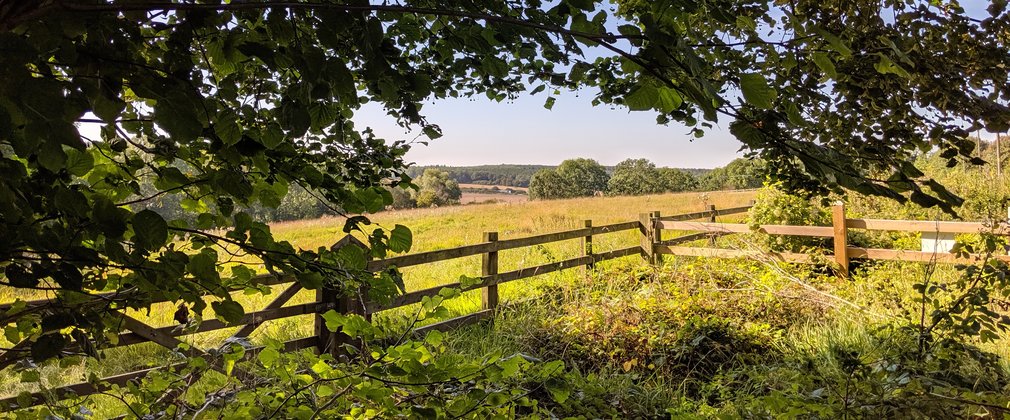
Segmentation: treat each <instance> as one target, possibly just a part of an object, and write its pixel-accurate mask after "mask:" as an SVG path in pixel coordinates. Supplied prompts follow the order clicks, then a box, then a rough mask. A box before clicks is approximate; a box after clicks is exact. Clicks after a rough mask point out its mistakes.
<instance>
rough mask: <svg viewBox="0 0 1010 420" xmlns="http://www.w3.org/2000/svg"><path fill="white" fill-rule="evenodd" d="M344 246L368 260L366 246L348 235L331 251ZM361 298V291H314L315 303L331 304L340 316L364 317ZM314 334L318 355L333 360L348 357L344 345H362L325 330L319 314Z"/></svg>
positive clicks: (325, 286)
mask: <svg viewBox="0 0 1010 420" xmlns="http://www.w3.org/2000/svg"><path fill="white" fill-rule="evenodd" d="M345 246H357V247H359V248H361V249H362V250H364V252H365V255H366V259H367V258H368V257H367V255H368V246H366V245H365V244H364V243H363V242H361V241H359V240H358V239H357V238H355V237H353V236H350V235H347V236H345V237H344V238H343V239H341V240H340V241H338V242H337V243H336V244H334V245H333V247H332V248H333V250H337V249H340V248H342V247H345ZM362 297H363V296H362V291H361V290H360V289H359V290H356V291H354V292H350V291H345V290H337V289H336V288H333V287H327V285H323V286H322V287H320V288H319V289H316V302H319V303H329V304H332V306H333V310H334V311H336V312H337V313H341V314H357V315H361V316H366V313H365V308H364V303H363V300H362ZM315 334H316V341H317V342H316V348H317V350H318V352H319V354H323V353H329V354H330V355H332V356H333V357H334V358H338V357H341V356H348V354H347V351H346V348H345V345H352V346H353V345H360V344H362V343H360V342H357V341H356V340H354V339H352V338H351V337H349V336H347V335H346V334H343V333H340V332H332V331H330V330H329V329H327V328H326V321H325V320H323V317H322V315H321V314H316V319H315Z"/></svg>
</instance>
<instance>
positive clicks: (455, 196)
mask: <svg viewBox="0 0 1010 420" xmlns="http://www.w3.org/2000/svg"><path fill="white" fill-rule="evenodd" d="M417 185H418V187H419V188H418V189H417V194H416V195H415V196H414V201H415V202H416V203H417V207H436V206H445V205H449V204H459V197H460V196H461V195H462V192H461V191H460V190H459V184H457V183H456V181H453V180H452V179H449V173H448V172H445V171H440V170H437V169H425V171H424V173H423V174H421V177H420V178H417Z"/></svg>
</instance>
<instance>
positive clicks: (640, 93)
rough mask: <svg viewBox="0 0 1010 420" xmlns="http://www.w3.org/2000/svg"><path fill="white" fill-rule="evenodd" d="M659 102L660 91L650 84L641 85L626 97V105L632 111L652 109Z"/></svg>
mask: <svg viewBox="0 0 1010 420" xmlns="http://www.w3.org/2000/svg"><path fill="white" fill-rule="evenodd" d="M658 101H659V90H657V89H656V87H655V86H652V85H650V84H640V85H639V86H638V87H637V88H636V89H635V90H633V91H631V93H629V94H628V95H627V96H625V97H624V104H625V105H627V106H628V108H630V109H631V110H632V111H645V110H649V109H652V107H653V106H655V105H656V102H658Z"/></svg>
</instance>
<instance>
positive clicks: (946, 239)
mask: <svg viewBox="0 0 1010 420" xmlns="http://www.w3.org/2000/svg"><path fill="white" fill-rule="evenodd" d="M954 235H955V234H953V233H940V232H922V252H931V253H934V254H949V253H950V250H952V249H954Z"/></svg>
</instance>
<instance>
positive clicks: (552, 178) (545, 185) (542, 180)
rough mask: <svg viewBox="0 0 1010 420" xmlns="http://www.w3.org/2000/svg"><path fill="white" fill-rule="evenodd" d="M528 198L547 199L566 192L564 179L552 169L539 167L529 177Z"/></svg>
mask: <svg viewBox="0 0 1010 420" xmlns="http://www.w3.org/2000/svg"><path fill="white" fill-rule="evenodd" d="M529 194H530V200H547V199H551V198H559V197H564V196H565V195H566V194H568V188H567V186H566V185H565V179H564V178H562V177H561V175H560V174H558V171H556V170H553V169H541V170H539V171H537V173H535V174H533V178H530V189H529Z"/></svg>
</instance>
